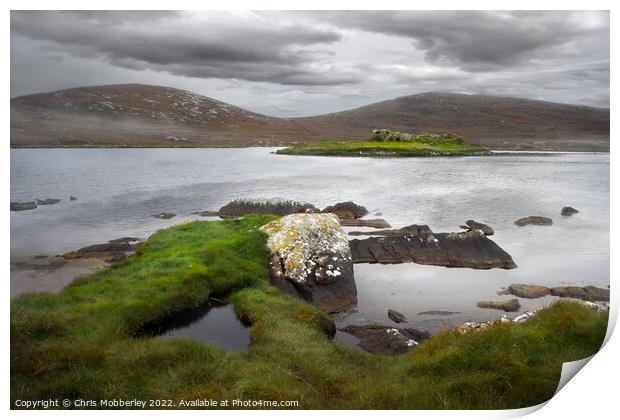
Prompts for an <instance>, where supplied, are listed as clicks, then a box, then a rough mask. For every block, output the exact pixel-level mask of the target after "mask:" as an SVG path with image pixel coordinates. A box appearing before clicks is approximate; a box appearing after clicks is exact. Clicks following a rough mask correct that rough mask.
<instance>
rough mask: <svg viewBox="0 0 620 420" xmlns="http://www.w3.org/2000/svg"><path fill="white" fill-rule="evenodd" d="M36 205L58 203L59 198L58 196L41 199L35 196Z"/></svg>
mask: <svg viewBox="0 0 620 420" xmlns="http://www.w3.org/2000/svg"><path fill="white" fill-rule="evenodd" d="M36 201H37V206H47V205H51V204H58V203H60V199H59V198H46V199H45V200H41V199H38V198H37V200H36Z"/></svg>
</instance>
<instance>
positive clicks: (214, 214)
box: [191, 210, 219, 217]
mask: <svg viewBox="0 0 620 420" xmlns="http://www.w3.org/2000/svg"><path fill="white" fill-rule="evenodd" d="M191 214H197V215H198V216H202V217H217V216H219V212H217V211H213V210H202V211H194V212H192V213H191Z"/></svg>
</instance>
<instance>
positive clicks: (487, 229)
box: [461, 220, 495, 236]
mask: <svg viewBox="0 0 620 420" xmlns="http://www.w3.org/2000/svg"><path fill="white" fill-rule="evenodd" d="M465 224H466V228H465V229H467V230H476V229H479V230H481V231H482V233H484V234H485V235H486V236H491V235H493V234H494V233H495V231H494V230H493V228H492V227H491V226H489V225H485V224H484V223H478V222H476V221H474V220H468V221H467V222H465ZM461 228H463V226H461Z"/></svg>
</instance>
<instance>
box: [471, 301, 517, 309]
mask: <svg viewBox="0 0 620 420" xmlns="http://www.w3.org/2000/svg"><path fill="white" fill-rule="evenodd" d="M478 307H479V308H485V309H499V310H502V311H504V312H517V311H518V310H519V308H521V304H520V303H519V299H510V300H503V301H490V300H483V301H481V302H478Z"/></svg>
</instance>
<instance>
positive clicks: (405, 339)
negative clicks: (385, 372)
mask: <svg viewBox="0 0 620 420" xmlns="http://www.w3.org/2000/svg"><path fill="white" fill-rule="evenodd" d="M341 331H344V332H347V333H349V334H352V335H354V336H355V337H357V338H359V339H360V343H359V344H360V347H361V348H363V349H364V350H366V351H367V352H369V353H373V354H383V355H387V356H393V355H397V354H403V353H407V352H408V351H410V350H411V349H413V348H415V347H417V346H418V345H420V343H421V342H422V341H424V340H426V339H428V338H429V337H430V334H429V333H428V332H425V331H419V330H416V329H413V328H406V329H400V328H394V327H387V326H385V325H377V324H370V325H347V326H346V327H344V328H341Z"/></svg>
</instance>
